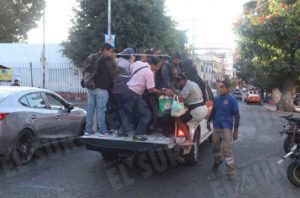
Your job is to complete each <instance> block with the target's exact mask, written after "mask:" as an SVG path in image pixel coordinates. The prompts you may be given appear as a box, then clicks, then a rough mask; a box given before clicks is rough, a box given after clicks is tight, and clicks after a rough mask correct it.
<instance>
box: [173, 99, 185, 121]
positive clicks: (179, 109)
mask: <svg viewBox="0 0 300 198" xmlns="http://www.w3.org/2000/svg"><path fill="white" fill-rule="evenodd" d="M185 112H186V110H185V108H184V103H182V102H179V100H178V96H174V99H173V103H172V109H171V116H173V117H180V116H182V115H183V114H184V113H185Z"/></svg>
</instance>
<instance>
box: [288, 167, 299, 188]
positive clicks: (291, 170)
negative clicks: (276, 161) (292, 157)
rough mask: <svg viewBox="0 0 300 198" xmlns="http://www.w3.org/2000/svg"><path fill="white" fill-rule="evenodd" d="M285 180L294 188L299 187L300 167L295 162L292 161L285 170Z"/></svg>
mask: <svg viewBox="0 0 300 198" xmlns="http://www.w3.org/2000/svg"><path fill="white" fill-rule="evenodd" d="M287 178H288V179H289V181H290V182H291V183H292V184H294V185H295V186H296V187H300V166H299V165H298V164H297V161H293V162H292V163H291V164H290V165H289V166H288V169H287Z"/></svg>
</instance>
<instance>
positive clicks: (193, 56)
mask: <svg viewBox="0 0 300 198" xmlns="http://www.w3.org/2000/svg"><path fill="white" fill-rule="evenodd" d="M192 58H193V63H194V64H195V19H193V52H192Z"/></svg>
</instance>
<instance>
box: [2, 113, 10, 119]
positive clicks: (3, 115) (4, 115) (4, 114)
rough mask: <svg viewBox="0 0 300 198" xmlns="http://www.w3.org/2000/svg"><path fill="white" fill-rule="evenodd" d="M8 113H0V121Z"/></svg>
mask: <svg viewBox="0 0 300 198" xmlns="http://www.w3.org/2000/svg"><path fill="white" fill-rule="evenodd" d="M7 115H8V113H0V120H4V119H5V118H6V116H7Z"/></svg>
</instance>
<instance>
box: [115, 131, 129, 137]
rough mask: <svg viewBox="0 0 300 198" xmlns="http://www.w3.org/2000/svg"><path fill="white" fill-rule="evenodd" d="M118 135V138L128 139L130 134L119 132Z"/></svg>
mask: <svg viewBox="0 0 300 198" xmlns="http://www.w3.org/2000/svg"><path fill="white" fill-rule="evenodd" d="M116 134H117V136H118V137H128V133H125V132H123V131H118V132H117V133H116Z"/></svg>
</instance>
